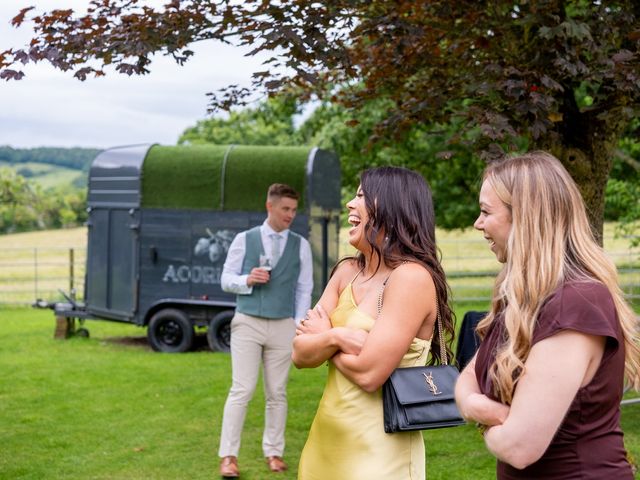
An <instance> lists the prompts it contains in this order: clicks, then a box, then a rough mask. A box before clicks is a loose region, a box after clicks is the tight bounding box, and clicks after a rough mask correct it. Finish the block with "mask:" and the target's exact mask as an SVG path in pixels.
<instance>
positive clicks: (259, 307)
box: [218, 183, 313, 477]
mask: <svg viewBox="0 0 640 480" xmlns="http://www.w3.org/2000/svg"><path fill="white" fill-rule="evenodd" d="M298 198H299V196H298V193H297V192H296V191H295V190H294V189H293V188H291V187H290V186H288V185H284V184H280V183H275V184H273V185H271V186H270V187H269V191H268V194H267V202H266V208H267V219H266V220H265V221H264V223H263V224H262V225H260V226H258V227H255V228H252V229H250V230H247V231H244V232H240V233H239V234H238V235H236V237H235V238H234V239H233V242H232V243H231V245H230V246H229V252H228V254H227V259H226V261H225V264H224V268H223V271H222V279H221V284H222V289H223V290H224V291H225V292H233V293H235V294H236V295H237V297H236V298H237V302H236V303H237V304H236V313H235V315H234V317H233V319H232V320H231V376H232V385H231V389H230V390H229V395H228V396H227V401H226V403H225V406H224V413H223V418H222V433H221V436H220V449H219V451H218V454H219V456H220V458H221V461H220V474H221V475H222V476H223V477H238V476H239V475H240V473H239V469H238V451H239V450H240V437H241V435H242V427H243V425H244V419H245V415H246V412H247V405H248V403H249V401H250V400H251V398H252V397H253V393H254V391H255V388H256V385H257V382H258V374H259V371H260V365H261V364H262V365H263V383H264V390H265V403H266V405H265V426H264V433H263V437H262V450H263V452H264V456H265V458H266V461H267V466H268V468H269V469H270V470H271V471H273V472H283V471H285V470H286V469H287V465H286V463H285V462H284V460H283V459H282V456H283V453H284V443H285V442H284V431H285V424H286V421H287V380H288V378H289V367H290V366H291V345H292V342H293V338H294V336H295V329H296V324H297V323H298V322H299V321H300V320H301V319H302V318H304V315H305V314H306V312H307V310H308V309H309V307H310V306H311V291H312V290H313V274H312V268H313V266H312V260H311V248H310V246H309V242H308V241H307V240H306V239H305V238H303V237H302V236H300V235H298V234H297V233H294V232H292V231H290V230H289V227H290V225H291V222H292V221H293V219H294V217H295V216H296V210H297V207H298Z"/></svg>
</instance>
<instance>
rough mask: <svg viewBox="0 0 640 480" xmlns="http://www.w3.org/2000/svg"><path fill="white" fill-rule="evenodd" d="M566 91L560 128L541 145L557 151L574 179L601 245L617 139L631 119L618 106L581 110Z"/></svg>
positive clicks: (571, 94)
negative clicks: (605, 112) (609, 180)
mask: <svg viewBox="0 0 640 480" xmlns="http://www.w3.org/2000/svg"><path fill="white" fill-rule="evenodd" d="M565 92H566V96H565V101H564V104H563V108H562V110H563V111H562V115H563V119H562V121H561V122H560V123H559V124H558V126H557V127H558V130H557V131H556V132H554V134H553V136H551V135H550V136H549V137H547V138H545V139H543V140H542V141H541V142H539V145H540V146H542V148H545V149H546V150H548V151H550V152H551V153H552V154H553V155H555V156H556V157H557V158H558V159H559V160H560V161H561V162H562V164H563V165H564V167H565V168H566V169H567V171H568V172H569V174H570V175H571V177H573V179H574V180H575V182H576V184H577V185H578V188H579V189H580V193H581V194H582V198H583V199H584V203H585V207H586V209H587V215H588V216H589V222H590V224H591V229H592V231H593V235H594V237H595V238H596V240H597V241H598V243H599V244H600V245H602V240H603V238H602V235H603V228H604V201H605V190H606V187H607V181H608V179H609V173H610V172H611V168H612V166H613V157H614V153H615V149H616V147H617V144H618V139H619V138H620V136H621V135H622V134H623V132H624V131H625V129H626V128H627V126H628V124H629V119H628V117H626V116H625V115H623V114H622V112H620V111H618V110H619V108H612V109H610V110H609V111H608V112H607V114H606V115H603V114H602V112H599V111H596V110H592V111H585V112H582V111H580V110H579V108H578V106H577V105H576V102H575V97H574V95H573V89H572V88H568V87H565ZM558 134H559V135H558Z"/></svg>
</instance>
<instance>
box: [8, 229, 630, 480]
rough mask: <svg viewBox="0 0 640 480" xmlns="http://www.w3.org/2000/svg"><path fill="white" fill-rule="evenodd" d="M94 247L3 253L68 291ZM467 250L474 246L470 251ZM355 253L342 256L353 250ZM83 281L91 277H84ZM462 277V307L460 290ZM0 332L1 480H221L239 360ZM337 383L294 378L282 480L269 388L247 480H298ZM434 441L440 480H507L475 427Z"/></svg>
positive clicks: (13, 246) (37, 323) (247, 460)
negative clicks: (269, 456) (268, 419)
mask: <svg viewBox="0 0 640 480" xmlns="http://www.w3.org/2000/svg"><path fill="white" fill-rule="evenodd" d="M608 228H611V227H608ZM439 239H440V247H441V249H442V251H443V261H444V262H445V266H446V267H447V269H448V271H456V270H461V269H463V268H470V269H473V270H475V269H480V268H484V267H478V266H477V265H475V266H473V265H472V263H473V262H474V261H476V259H477V258H478V257H480V256H482V255H484V257H482V258H484V259H485V260H486V261H487V262H492V263H493V265H491V264H490V263H488V264H487V267H486V268H488V269H492V268H493V269H495V268H496V267H497V265H496V264H495V260H493V259H492V257H491V254H490V252H489V253H487V252H488V249H487V247H486V245H485V243H484V241H483V240H481V239H480V240H478V234H477V233H476V232H474V231H472V230H467V231H466V232H453V233H451V232H449V233H446V232H441V233H440V234H439ZM465 242H466V243H465ZM85 243H86V229H84V228H80V229H72V230H58V231H48V232H35V233H29V234H18V235H10V236H0V252H9V254H8V258H5V260H3V263H2V265H3V267H2V269H1V270H0V277H9V276H11V275H13V278H14V279H16V278H19V276H20V275H21V274H23V273H24V272H23V271H24V269H25V267H24V265H22V266H17V267H7V263H15V264H19V263H20V262H23V261H24V262H26V264H28V262H29V255H33V254H34V253H33V252H34V251H35V250H36V249H38V251H39V252H40V253H39V254H38V255H40V260H43V262H44V263H45V264H46V263H49V264H51V265H50V267H51V268H52V271H58V273H57V275H59V277H60V278H61V280H59V281H58V284H57V286H58V287H60V286H61V287H63V288H64V287H65V285H66V280H64V277H65V272H66V271H68V249H69V248H70V247H73V248H75V249H77V251H78V252H80V253H78V254H77V256H76V260H78V261H79V262H81V264H82V265H83V264H84V259H83V258H82V257H80V255H81V254H84V250H83V249H84V248H85ZM461 244H464V245H466V246H464V248H463V249H461V247H460V245H461ZM345 245H346V244H345V243H344V242H343V245H342V248H343V252H342V253H347V247H346V246H345ZM45 247H46V248H45ZM616 248H618V249H619V250H621V251H624V248H623V247H616ZM40 249H43V250H40ZM48 249H52V252H51V253H50V254H51V257H49V258H48V257H47V256H46V255H49V253H45V252H49V250H48ZM25 250H26V251H27V254H26V256H25V257H24V258H21V255H22V252H24V251H25ZM634 255H635V259H636V261H637V258H638V256H637V254H634ZM463 257H466V258H463ZM45 260H46V261H45ZM485 260H483V261H485ZM447 262H449V263H447ZM452 262H453V263H452ZM455 262H458V264H457V265H456V263H455ZM12 268H13V270H12ZM40 268H45V267H44V265H41V267H40ZM21 272H22V273H21ZM76 272H77V273H76V275H77V278H78V279H81V278H82V274H83V273H82V271H80V272H78V270H76ZM31 274H32V273H31ZM456 280H457V279H455V278H454V279H452V284H454V298H455V295H456V292H459V291H460V290H457V289H458V288H459V286H456V284H455V283H454V282H455V281H456ZM78 281H79V280H78ZM5 283H6V282H5ZM9 283H11V282H9ZM61 283H62V285H61ZM637 283H638V282H637ZM455 308H456V313H457V316H458V318H459V319H461V318H462V316H463V314H464V312H465V311H467V310H484V309H486V308H487V303H486V302H475V303H468V302H465V303H461V302H458V303H456V304H455ZM0 326H1V327H2V328H1V330H0V352H1V353H0V371H2V381H0V438H1V439H2V445H1V447H0V478H1V479H4V478H7V479H25V480H26V479H29V480H31V479H33V480H36V479H38V480H39V479H69V480H75V479H78V480H84V479H98V480H103V479H104V480H106V479H109V480H110V479H118V480H119V479H123V480H125V479H126V480H129V479H133V480H135V479H141V480H142V479H145V480H146V479H167V480H174V479H205V478H206V479H209V478H217V455H216V453H217V443H218V438H219V429H220V415H221V412H222V408H223V404H224V401H225V397H226V394H227V391H228V388H229V383H230V375H229V369H230V359H229V356H228V355H225V354H221V353H212V352H210V351H208V349H207V348H206V346H205V345H206V342H205V341H204V339H200V341H201V342H200V344H201V345H202V347H201V348H199V349H197V350H196V351H194V352H190V353H186V354H181V355H166V354H158V353H154V352H152V351H151V350H150V349H149V347H148V346H147V343H146V338H145V333H146V332H145V330H143V329H140V328H138V327H135V326H132V325H127V324H118V323H112V322H101V321H89V322H87V323H85V325H84V326H85V327H88V328H89V330H90V332H91V338H89V339H85V338H72V339H69V340H66V341H61V340H54V339H53V331H54V318H53V314H52V312H51V311H50V310H32V309H27V308H7V307H4V308H3V307H2V306H0ZM325 375H326V369H325V368H324V367H320V368H318V369H313V370H295V369H294V370H292V373H291V381H290V383H289V399H290V415H289V418H288V427H287V453H286V459H287V460H288V462H289V464H290V466H291V470H290V471H289V472H288V473H287V474H285V475H281V476H274V475H271V474H269V473H268V472H267V471H266V468H265V466H264V463H263V460H262V453H261V447H260V441H261V435H262V425H263V421H264V418H263V410H264V398H263V395H262V387H261V386H259V387H258V391H257V394H256V397H255V398H254V400H253V402H252V404H251V406H250V410H249V414H248V416H247V422H246V426H245V430H244V435H243V444H242V450H241V453H240V457H241V458H240V461H241V467H242V470H243V478H245V479H249V480H251V479H260V480H261V479H268V478H283V479H294V478H295V477H296V465H297V462H298V457H299V454H300V451H301V449H302V446H303V445H304V441H305V439H306V435H307V432H308V429H309V425H310V423H311V421H312V418H313V414H314V412H315V409H316V407H317V403H318V401H319V399H320V396H321V393H322V389H323V386H324V381H325ZM622 412H623V428H624V431H625V442H626V446H627V449H628V450H629V453H630V455H631V457H632V458H634V459H640V404H638V405H628V406H624V407H623V408H622ZM424 438H425V446H426V449H427V471H428V478H429V479H435V480H437V479H443V480H444V479H456V480H466V479H469V480H483V479H491V478H494V477H495V475H494V460H493V458H492V457H491V456H490V455H489V454H488V453H487V452H486V450H485V448H484V445H483V443H482V440H481V438H480V436H479V435H478V434H477V432H476V431H475V429H474V427H472V426H465V427H458V428H455V429H444V430H436V431H429V432H425V433H424ZM638 478H640V477H638ZM328 480H331V479H328ZM357 480H359V479H357Z"/></svg>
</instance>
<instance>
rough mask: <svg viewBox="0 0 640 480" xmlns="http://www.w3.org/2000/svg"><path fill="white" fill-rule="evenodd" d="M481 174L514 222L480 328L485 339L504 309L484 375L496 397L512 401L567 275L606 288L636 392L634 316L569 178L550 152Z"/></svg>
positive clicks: (638, 368)
mask: <svg viewBox="0 0 640 480" xmlns="http://www.w3.org/2000/svg"><path fill="white" fill-rule="evenodd" d="M483 179H484V180H485V181H487V182H488V183H489V184H490V185H491V187H493V189H494V190H495V192H496V194H497V196H498V198H499V199H500V200H501V201H502V202H503V203H504V204H505V205H506V206H507V207H508V208H509V210H510V212H511V220H512V227H511V231H510V234H509V238H508V240H507V252H506V253H507V258H506V263H505V265H504V267H503V269H502V271H501V272H500V274H499V275H498V277H497V278H496V282H495V286H494V291H493V299H492V304H491V311H490V312H489V314H488V315H487V317H485V318H484V319H483V320H482V321H481V322H480V323H479V325H478V333H479V335H480V337H481V338H484V336H485V335H486V333H487V330H488V328H489V326H490V325H491V324H492V323H493V322H494V320H495V318H496V316H497V314H498V313H499V312H504V323H505V327H506V339H505V343H504V344H503V345H501V346H500V347H499V349H498V351H497V352H496V358H495V362H494V364H493V365H492V366H491V369H490V372H489V375H490V378H491V380H492V382H493V385H494V389H495V394H496V395H497V396H498V398H500V400H501V401H502V402H504V403H507V404H510V403H511V400H512V398H513V392H514V389H515V386H516V384H517V382H518V380H519V379H520V377H521V376H522V374H523V373H524V362H525V361H526V360H527V357H528V356H529V352H530V350H531V339H532V336H533V331H534V328H535V325H536V319H537V317H538V313H539V311H540V307H541V306H542V304H543V302H544V301H545V300H546V299H547V298H548V297H549V296H550V295H551V294H552V293H553V291H554V290H556V289H557V288H558V287H559V286H560V285H561V284H562V283H563V282H565V281H567V280H596V281H598V282H601V283H602V284H604V285H605V286H606V287H607V289H608V290H609V292H610V293H611V296H612V297H613V301H614V303H615V308H616V311H617V314H618V321H619V322H620V326H621V329H622V332H623V336H624V347H625V374H626V377H627V382H628V383H629V384H630V385H631V386H632V387H633V388H635V389H636V390H637V389H638V387H639V386H640V378H639V372H640V348H639V347H638V330H637V329H638V320H637V318H636V316H635V314H634V312H633V311H632V310H631V308H630V306H629V305H628V304H627V302H626V301H625V300H624V297H623V294H622V290H621V289H620V287H619V286H618V275H617V271H616V268H615V265H614V264H613V262H612V261H611V260H610V259H609V258H608V257H607V256H606V254H605V253H604V251H603V249H602V248H601V247H600V246H599V245H598V243H597V242H596V241H595V239H594V237H593V233H592V230H591V228H590V225H589V221H588V219H587V214H586V210H585V206H584V202H583V200H582V197H581V195H580V192H579V191H578V188H577V186H576V184H575V182H574V181H573V179H572V178H571V176H570V175H569V174H568V173H567V171H566V170H565V169H564V167H563V166H562V164H561V163H560V161H559V160H558V159H556V158H555V157H554V156H552V155H550V154H548V153H545V152H531V153H528V154H525V155H520V156H516V157H509V158H505V159H504V160H502V161H499V162H495V163H492V164H490V165H489V166H488V167H487V168H486V170H485V172H484V177H483Z"/></svg>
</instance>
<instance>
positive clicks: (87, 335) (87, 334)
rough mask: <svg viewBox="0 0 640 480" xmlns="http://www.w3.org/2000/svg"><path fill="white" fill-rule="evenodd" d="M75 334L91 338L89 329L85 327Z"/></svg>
mask: <svg viewBox="0 0 640 480" xmlns="http://www.w3.org/2000/svg"><path fill="white" fill-rule="evenodd" d="M74 335H75V336H76V337H82V338H89V330H87V329H86V328H84V327H81V328H78V329H77V330H76V331H75V333H74Z"/></svg>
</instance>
